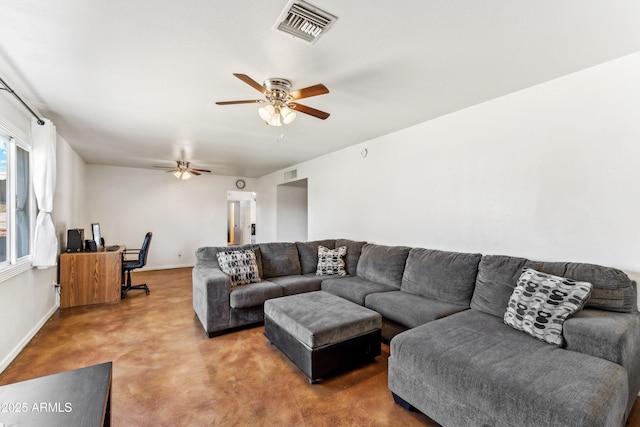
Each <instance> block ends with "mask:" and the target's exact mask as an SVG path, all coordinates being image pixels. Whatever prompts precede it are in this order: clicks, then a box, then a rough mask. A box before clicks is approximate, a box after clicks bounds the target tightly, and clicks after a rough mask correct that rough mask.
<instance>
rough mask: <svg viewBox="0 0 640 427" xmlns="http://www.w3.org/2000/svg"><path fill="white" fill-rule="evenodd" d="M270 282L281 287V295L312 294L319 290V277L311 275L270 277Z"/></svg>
mask: <svg viewBox="0 0 640 427" xmlns="http://www.w3.org/2000/svg"><path fill="white" fill-rule="evenodd" d="M269 281H270V282H273V283H276V284H278V285H280V286H282V295H283V296H287V295H294V294H301V293H303V292H312V291H319V290H320V283H321V282H322V278H321V277H317V276H316V275H315V274H313V275H305V276H300V275H295V276H280V277H272V278H270V279H269Z"/></svg>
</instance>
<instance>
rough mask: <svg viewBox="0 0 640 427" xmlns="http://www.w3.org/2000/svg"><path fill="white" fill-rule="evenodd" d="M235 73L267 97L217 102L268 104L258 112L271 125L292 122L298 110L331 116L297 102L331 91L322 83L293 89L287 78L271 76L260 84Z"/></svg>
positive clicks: (244, 75) (226, 103)
mask: <svg viewBox="0 0 640 427" xmlns="http://www.w3.org/2000/svg"><path fill="white" fill-rule="evenodd" d="M233 75H234V76H236V77H237V78H239V79H240V80H242V81H243V82H245V83H246V84H248V85H249V86H251V87H252V88H254V89H255V90H257V91H258V92H260V93H261V94H263V95H264V96H265V99H252V100H246V101H218V102H216V104H218V105H232V104H255V103H257V104H266V105H263V106H261V107H260V108H259V109H258V114H259V115H260V117H261V118H262V119H263V120H264V121H265V122H267V124H269V125H271V126H282V125H283V124H289V123H291V122H292V121H293V119H295V118H296V112H297V111H299V112H301V113H304V114H308V115H310V116H313V117H316V118H318V119H321V120H325V119H326V118H327V117H329V113H325V112H324V111H320V110H316V109H315V108H311V107H307V106H306V105H302V104H299V103H298V102H296V101H297V100H299V99H303V98H309V97H312V96H317V95H324V94H325V93H329V89H327V87H326V86H325V85H323V84H322V83H320V84H317V85H313V86H309V87H306V88H303V89H297V90H291V82H290V81H289V80H287V79H283V78H271V79H267V80H265V81H264V83H263V84H260V83H258V82H256V81H255V80H253V79H252V78H251V77H249V76H247V75H246V74H239V73H234V74H233Z"/></svg>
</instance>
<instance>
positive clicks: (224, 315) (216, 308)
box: [192, 267, 231, 337]
mask: <svg viewBox="0 0 640 427" xmlns="http://www.w3.org/2000/svg"><path fill="white" fill-rule="evenodd" d="M192 282H193V309H194V311H195V312H196V315H197V316H198V319H200V322H201V323H202V326H203V327H204V330H205V332H206V333H207V335H209V337H212V336H214V335H216V334H215V333H216V332H218V331H222V330H224V329H227V328H228V327H229V316H230V310H231V308H230V306H229V293H230V292H231V281H230V280H229V276H227V275H226V274H225V273H223V272H222V270H220V269H219V268H214V267H194V269H193V271H192Z"/></svg>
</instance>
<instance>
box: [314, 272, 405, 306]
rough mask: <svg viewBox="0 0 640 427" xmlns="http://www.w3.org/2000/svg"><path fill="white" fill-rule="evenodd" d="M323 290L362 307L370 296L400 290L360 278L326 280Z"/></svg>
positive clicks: (322, 286)
mask: <svg viewBox="0 0 640 427" xmlns="http://www.w3.org/2000/svg"><path fill="white" fill-rule="evenodd" d="M321 289H322V290H323V291H326V292H329V293H331V294H334V295H337V296H339V297H342V298H344V299H347V300H349V301H351V302H355V303H356V304H360V305H364V300H365V297H366V296H367V295H369V294H372V293H375V292H390V291H397V290H398V289H397V288H396V287H395V286H389V285H384V284H382V283H377V282H372V281H370V280H367V279H363V278H362V277H358V276H353V277H341V278H335V279H325V280H323V281H322V285H321Z"/></svg>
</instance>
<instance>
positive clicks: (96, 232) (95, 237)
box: [91, 222, 104, 245]
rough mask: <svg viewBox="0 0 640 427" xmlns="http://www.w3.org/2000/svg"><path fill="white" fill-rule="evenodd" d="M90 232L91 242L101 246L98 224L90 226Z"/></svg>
mask: <svg viewBox="0 0 640 427" xmlns="http://www.w3.org/2000/svg"><path fill="white" fill-rule="evenodd" d="M91 232H92V233H93V241H94V242H96V245H103V244H104V243H103V241H102V234H100V224H99V223H97V222H94V223H93V224H91Z"/></svg>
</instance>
